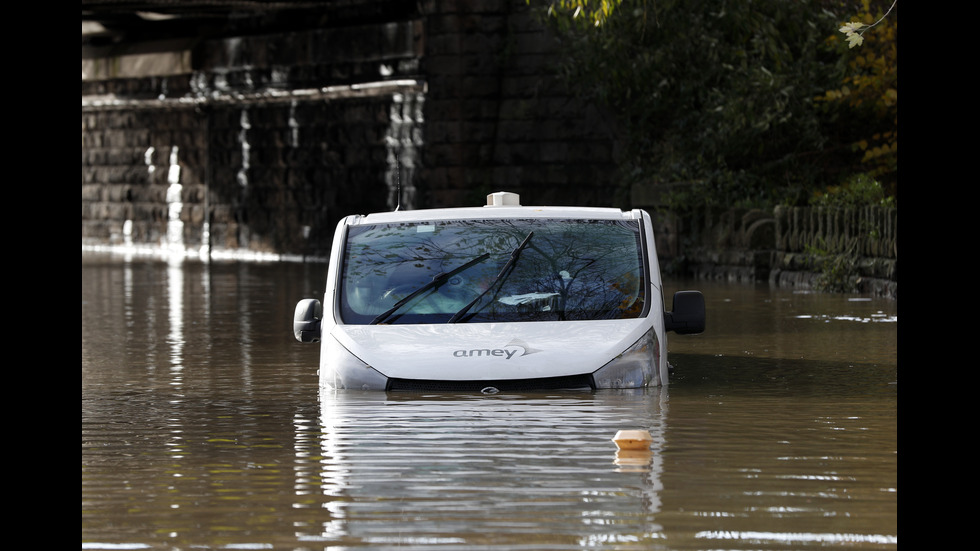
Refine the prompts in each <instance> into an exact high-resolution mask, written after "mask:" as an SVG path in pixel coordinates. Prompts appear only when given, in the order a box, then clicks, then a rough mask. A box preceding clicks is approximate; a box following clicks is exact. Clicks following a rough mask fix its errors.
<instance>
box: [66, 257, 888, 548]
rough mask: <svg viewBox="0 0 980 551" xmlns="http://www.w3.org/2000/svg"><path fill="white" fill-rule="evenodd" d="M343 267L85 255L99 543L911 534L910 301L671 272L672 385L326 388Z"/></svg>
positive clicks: (726, 542)
mask: <svg viewBox="0 0 980 551" xmlns="http://www.w3.org/2000/svg"><path fill="white" fill-rule="evenodd" d="M324 276H325V266H324V265H323V264H319V263H307V264H300V263H259V262H251V263H249V262H232V261H227V262H222V261H214V262H211V263H210V264H202V263H200V262H195V261H179V262H167V261H160V260H155V259H149V258H131V259H126V258H124V257H119V256H105V255H97V254H88V253H86V254H83V257H82V544H81V546H82V548H83V549H289V550H306V549H310V550H313V549H317V550H325V549H331V550H332V549H391V548H396V547H397V548H399V549H409V550H414V551H419V550H430V549H431V550H449V549H493V550H504V549H507V550H510V549H534V550H550V549H555V550H572V549H663V550H686V549H698V550H717V549H731V550H756V549H787V550H790V549H794V550H796V549H818V548H819V549H834V548H843V549H894V548H896V547H897V537H898V536H897V534H898V520H897V502H898V480H897V470H898V469H897V463H898V444H897V402H898V400H897V394H898V391H897V389H898V380H897V379H898V371H897V353H896V349H897V325H898V324H897V305H896V303H895V302H893V301H887V300H883V299H872V298H869V297H862V296H851V295H822V294H816V293H794V292H792V291H789V290H772V289H769V288H768V286H765V285H747V286H746V285H731V284H719V283H707V282H698V283H691V282H668V288H667V295H668V296H669V295H670V294H671V293H672V292H673V291H674V290H677V289H682V288H700V289H701V290H702V291H703V292H704V293H705V298H706V302H707V307H708V331H707V332H706V333H705V334H703V335H696V336H675V335H673V334H671V335H670V336H669V343H668V348H669V350H670V354H671V355H670V358H671V363H672V364H673V365H674V367H675V370H674V374H673V375H672V377H671V380H670V384H669V386H668V387H666V388H658V389H649V390H645V391H598V392H595V393H547V394H506V393H502V394H495V395H469V394H431V395H428V394H394V393H390V394H385V393H364V392H354V391H341V392H330V391H327V392H324V393H322V394H321V393H320V391H319V389H318V387H317V378H316V364H317V361H318V349H317V347H316V346H315V345H304V344H300V343H298V342H296V341H295V340H294V338H293V336H292V332H291V317H292V310H293V307H294V305H295V303H296V301H297V300H299V299H300V298H306V297H317V298H320V295H321V294H322V289H323V278H324ZM637 428H639V429H646V430H649V431H650V433H651V435H652V436H653V437H654V442H653V444H652V445H651V447H650V451H649V453H639V454H629V453H625V452H617V449H616V446H615V445H614V443H613V442H612V441H611V438H612V437H613V436H614V435H615V433H616V431H618V430H621V429H637Z"/></svg>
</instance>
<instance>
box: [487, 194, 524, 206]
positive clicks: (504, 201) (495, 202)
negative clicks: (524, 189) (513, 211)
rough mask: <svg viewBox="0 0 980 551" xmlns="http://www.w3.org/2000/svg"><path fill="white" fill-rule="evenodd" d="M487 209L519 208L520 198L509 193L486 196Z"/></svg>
mask: <svg viewBox="0 0 980 551" xmlns="http://www.w3.org/2000/svg"><path fill="white" fill-rule="evenodd" d="M487 206H488V207H519V206H521V196H520V195H518V194H516V193H511V192H509V191H498V192H496V193H491V194H490V195H487Z"/></svg>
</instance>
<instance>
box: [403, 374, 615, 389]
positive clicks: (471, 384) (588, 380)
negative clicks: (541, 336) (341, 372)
mask: <svg viewBox="0 0 980 551" xmlns="http://www.w3.org/2000/svg"><path fill="white" fill-rule="evenodd" d="M488 389H496V390H497V391H500V392H531V391H543V390H594V389H595V383H594V382H593V380H592V375H588V374H586V375H572V376H568V377H543V378H540V379H513V380H502V381H433V380H419V379H389V380H388V388H387V389H386V390H388V391H389V392H397V391H410V392H484V391H488ZM489 392H493V390H489Z"/></svg>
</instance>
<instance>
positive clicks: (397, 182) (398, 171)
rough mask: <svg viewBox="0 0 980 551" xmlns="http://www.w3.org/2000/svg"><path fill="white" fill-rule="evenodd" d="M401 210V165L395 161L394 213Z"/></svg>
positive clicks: (398, 161)
mask: <svg viewBox="0 0 980 551" xmlns="http://www.w3.org/2000/svg"><path fill="white" fill-rule="evenodd" d="M400 208H402V163H401V161H400V160H398V159H396V160H395V212H398V209H400Z"/></svg>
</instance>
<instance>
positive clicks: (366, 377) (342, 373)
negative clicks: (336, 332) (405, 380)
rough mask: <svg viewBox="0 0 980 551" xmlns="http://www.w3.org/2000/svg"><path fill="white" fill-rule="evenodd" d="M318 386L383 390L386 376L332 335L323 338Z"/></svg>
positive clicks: (386, 382) (385, 386)
mask: <svg viewBox="0 0 980 551" xmlns="http://www.w3.org/2000/svg"><path fill="white" fill-rule="evenodd" d="M323 344H324V346H323V351H322V354H323V359H322V360H321V362H320V363H321V365H320V386H321V387H322V386H328V387H330V388H332V389H335V390H341V389H352V390H385V389H386V388H387V386H388V378H387V377H385V376H384V375H382V374H381V373H380V372H379V371H377V370H376V369H374V368H373V367H371V366H369V365H368V364H366V363H364V362H362V361H361V359H360V358H358V357H357V356H355V355H354V354H351V352H350V350H347V348H346V347H345V346H344V345H342V344H340V343H339V342H338V341H337V339H336V337H334V336H333V335H330V336H327V337H325V338H324V343H323Z"/></svg>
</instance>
